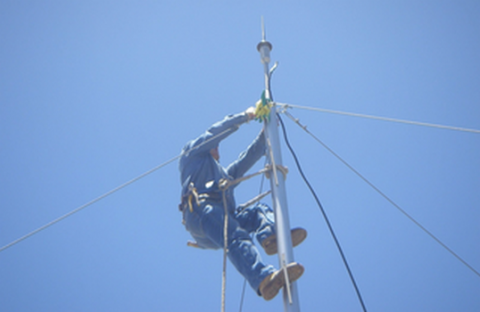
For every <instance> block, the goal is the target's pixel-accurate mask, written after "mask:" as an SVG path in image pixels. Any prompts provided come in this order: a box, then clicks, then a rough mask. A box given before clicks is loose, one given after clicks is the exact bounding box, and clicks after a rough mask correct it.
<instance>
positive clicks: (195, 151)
mask: <svg viewBox="0 0 480 312" xmlns="http://www.w3.org/2000/svg"><path fill="white" fill-rule="evenodd" d="M247 121H248V115H247V114H246V113H239V114H235V115H229V116H227V117H225V118H224V119H223V120H222V121H219V122H217V123H215V124H213V125H212V126H211V127H210V128H209V129H207V131H205V132H204V133H203V134H202V135H200V136H199V137H198V138H196V139H194V140H191V141H189V142H188V143H187V144H186V145H185V147H184V148H183V150H182V156H181V158H180V164H179V169H180V173H181V175H180V179H181V183H182V196H183V195H185V194H187V193H188V186H189V184H190V183H193V184H194V186H195V188H196V189H197V192H198V193H199V194H200V193H211V192H219V193H220V194H221V191H220V190H219V188H218V183H219V181H220V180H221V179H229V180H234V179H237V178H239V177H242V176H243V175H244V174H245V173H246V172H247V171H248V170H249V169H250V168H251V167H252V166H253V165H254V164H255V163H256V162H257V161H258V160H259V159H260V158H261V157H262V156H263V155H264V154H265V137H264V134H263V131H261V132H260V134H259V135H258V136H257V138H256V139H255V140H254V141H253V142H252V143H251V144H250V146H248V148H247V149H246V150H245V151H244V152H242V153H241V154H240V156H239V157H238V159H237V160H235V161H234V162H233V163H231V164H230V165H229V166H228V167H227V168H224V167H222V165H220V163H219V162H218V161H216V160H215V159H214V158H213V157H212V155H210V150H211V149H212V148H215V147H217V146H218V144H219V143H220V141H222V140H223V139H225V138H227V137H228V136H229V135H230V134H232V133H234V132H235V131H237V130H238V128H239V127H240V125H241V124H243V123H245V122H247ZM219 134H220V135H219ZM216 135H218V136H217V137H215V136H216ZM205 142H206V143H205ZM202 144H203V145H202ZM226 195H227V203H228V206H229V210H230V211H233V210H234V209H235V199H234V196H233V188H232V187H230V188H229V189H228V190H227V192H226Z"/></svg>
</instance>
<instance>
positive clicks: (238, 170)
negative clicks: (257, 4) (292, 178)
mask: <svg viewBox="0 0 480 312" xmlns="http://www.w3.org/2000/svg"><path fill="white" fill-rule="evenodd" d="M265 151H266V148H265V134H264V131H263V130H262V131H261V132H260V133H259V135H258V136H257V138H256V139H255V140H254V141H253V142H252V144H250V146H248V148H247V149H246V150H245V151H244V152H242V153H241V154H240V156H239V157H238V159H237V160H236V161H234V162H233V163H231V164H230V165H229V166H228V168H227V173H228V174H229V175H230V176H231V177H232V178H233V179H237V178H240V177H242V176H243V175H244V174H245V173H246V172H247V171H248V170H250V168H252V166H253V165H254V164H255V163H256V162H257V161H258V160H259V159H260V158H261V157H262V156H263V155H265Z"/></svg>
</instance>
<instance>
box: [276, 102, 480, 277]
mask: <svg viewBox="0 0 480 312" xmlns="http://www.w3.org/2000/svg"><path fill="white" fill-rule="evenodd" d="M284 113H285V115H287V117H289V118H290V119H292V120H293V121H294V122H295V123H296V124H297V125H298V126H300V128H302V129H303V130H304V131H305V132H307V133H308V134H309V135H310V136H312V137H313V138H314V139H315V140H316V141H317V142H318V143H320V144H321V145H322V146H323V147H324V148H325V149H327V150H328V151H329V152H330V153H331V154H332V155H333V156H335V157H336V158H337V159H338V160H340V161H341V162H342V163H343V164H344V165H345V166H347V167H348V168H349V169H350V170H351V171H353V173H355V174H356V175H357V176H358V177H360V178H361V179H362V180H363V181H364V182H365V183H367V184H368V185H369V186H370V187H371V188H373V189H374V190H375V191H376V192H377V193H378V194H380V195H381V196H382V197H383V198H385V199H386V200H387V201H388V202H389V203H390V204H392V205H393V206H394V207H395V208H397V209H398V210H399V211H400V212H401V213H402V214H403V215H405V216H406V217H407V218H408V219H410V221H412V222H413V223H414V224H415V225H416V226H418V227H419V228H420V229H421V230H422V231H424V232H425V233H426V234H427V235H428V236H430V237H431V238H433V240H435V241H436V242H437V243H438V244H440V246H442V247H443V248H444V249H445V250H447V251H448V252H449V253H450V254H452V255H453V256H454V257H455V258H457V260H459V261H460V262H462V263H463V264H464V265H465V266H466V267H467V268H469V269H470V270H471V271H472V272H473V273H475V274H476V275H478V276H479V277H480V272H478V271H477V270H475V269H474V268H473V267H472V266H471V265H470V264H468V263H467V262H466V261H465V260H463V259H462V258H461V257H460V256H459V255H457V254H456V253H455V252H454V251H453V250H452V249H450V248H449V247H448V246H447V245H445V244H444V243H443V242H442V241H441V240H440V239H438V238H437V237H436V236H435V235H434V234H433V233H431V232H430V231H429V230H427V229H426V228H425V227H424V226H423V225H421V224H420V222H418V221H417V220H415V219H414V218H413V217H412V216H411V215H409V214H408V213H407V212H406V211H405V210H403V209H402V208H401V207H400V206H399V205H397V204H396V203H395V202H394V201H393V200H392V199H391V198H390V197H388V196H387V195H386V194H385V193H383V192H382V191H381V190H380V189H379V188H377V187H376V186H375V185H373V183H371V182H370V181H369V180H368V179H367V178H365V177H364V176H363V175H362V174H361V173H360V172H358V171H357V170H355V168H353V167H352V166H351V165H350V164H349V163H347V162H346V161H345V160H344V159H343V158H341V157H340V156H339V155H338V154H336V153H335V152H334V151H333V150H331V149H330V148H329V147H328V146H327V145H326V144H325V143H323V142H322V141H321V140H320V139H318V138H317V137H316V136H315V135H313V133H311V132H310V131H309V130H307V127H306V126H304V125H302V124H301V123H300V122H299V120H298V119H296V118H294V117H293V116H292V115H291V114H290V113H288V112H286V111H285V112H284Z"/></svg>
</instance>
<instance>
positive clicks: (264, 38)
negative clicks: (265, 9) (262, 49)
mask: <svg viewBox="0 0 480 312" xmlns="http://www.w3.org/2000/svg"><path fill="white" fill-rule="evenodd" d="M262 41H267V36H266V34H265V22H264V20H263V16H262Z"/></svg>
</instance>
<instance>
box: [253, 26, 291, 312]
mask: <svg viewBox="0 0 480 312" xmlns="http://www.w3.org/2000/svg"><path fill="white" fill-rule="evenodd" d="M257 49H258V51H259V52H260V57H261V61H262V63H263V67H264V73H265V97H266V98H267V99H270V100H273V99H272V97H271V91H270V76H271V72H270V70H269V63H270V51H271V50H272V44H271V43H270V42H268V41H266V36H265V27H264V24H263V18H262V41H261V42H260V43H259V44H258V45H257ZM276 110H277V107H276V106H275V104H274V106H273V107H272V109H271V111H270V120H269V121H265V123H266V124H265V135H266V140H267V146H268V150H269V155H268V156H267V157H268V159H269V161H270V165H272V166H279V165H280V166H281V165H282V154H281V150H280V140H279V134H278V119H277V112H276ZM273 170H275V169H273ZM270 185H271V190H272V201H273V211H274V214H275V226H276V233H277V245H278V259H279V265H280V267H281V268H282V267H285V265H287V264H289V263H291V262H294V259H293V248H292V238H291V233H290V220H289V217H288V206H287V193H286V190H285V176H284V175H283V173H282V172H281V171H277V174H271V177H270ZM283 305H284V311H286V312H299V311H300V303H299V299H298V289H297V283H296V282H295V283H292V284H290V289H288V283H287V286H286V287H284V289H283Z"/></svg>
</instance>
